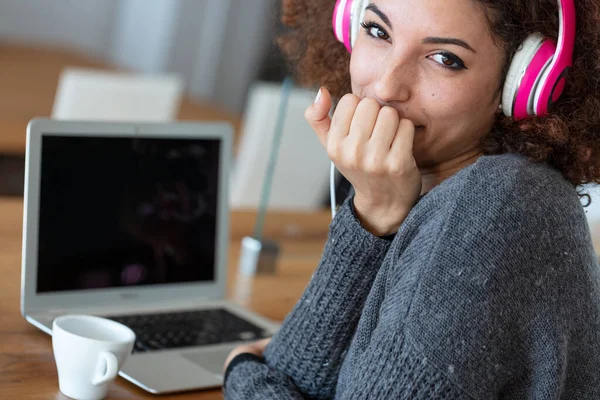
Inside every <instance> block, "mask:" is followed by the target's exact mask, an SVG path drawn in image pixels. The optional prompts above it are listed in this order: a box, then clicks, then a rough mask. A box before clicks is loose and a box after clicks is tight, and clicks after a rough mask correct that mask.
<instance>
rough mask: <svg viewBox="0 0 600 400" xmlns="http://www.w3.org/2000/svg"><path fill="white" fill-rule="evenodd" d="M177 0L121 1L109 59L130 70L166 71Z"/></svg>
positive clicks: (176, 12) (177, 5)
mask: <svg viewBox="0 0 600 400" xmlns="http://www.w3.org/2000/svg"><path fill="white" fill-rule="evenodd" d="M179 5H180V1H179V0H151V1H150V0H120V1H119V4H118V9H117V16H116V22H115V29H114V35H113V36H112V46H111V49H110V55H111V56H110V58H111V60H112V61H113V62H115V63H117V64H119V65H121V66H125V67H128V68H130V69H133V70H140V71H144V72H148V73H158V72H163V71H166V69H167V67H168V60H169V57H170V55H171V54H170V53H171V44H172V40H173V31H174V28H175V22H176V20H177V16H178V13H179Z"/></svg>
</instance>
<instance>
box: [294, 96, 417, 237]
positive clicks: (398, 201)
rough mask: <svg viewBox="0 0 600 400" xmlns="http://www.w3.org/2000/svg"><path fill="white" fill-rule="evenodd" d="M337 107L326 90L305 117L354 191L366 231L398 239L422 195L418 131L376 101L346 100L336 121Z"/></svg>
mask: <svg viewBox="0 0 600 400" xmlns="http://www.w3.org/2000/svg"><path fill="white" fill-rule="evenodd" d="M331 105H332V101H331V95H330V94H329V91H327V89H325V88H324V87H323V88H321V89H320V94H319V95H317V101H315V103H314V104H312V105H311V106H310V107H308V108H307V109H306V112H305V113H304V116H305V118H306V120H307V121H308V123H309V124H310V125H311V126H312V128H313V130H314V131H315V132H316V134H317V136H318V137H319V140H320V141H321V144H322V145H323V147H325V149H326V150H327V154H328V155H329V158H331V160H332V161H333V163H334V164H335V165H336V167H337V168H338V170H339V171H340V172H341V173H342V174H343V175H344V176H345V177H346V179H348V181H349V182H350V183H351V184H352V186H353V187H354V190H355V192H356V193H355V195H354V208H355V211H356V214H357V217H358V219H359V220H360V222H361V224H362V225H363V227H364V228H365V229H367V230H368V231H370V232H371V233H373V234H374V235H378V236H383V235H387V234H390V233H395V232H396V231H397V230H398V228H399V227H400V225H401V224H402V222H403V221H404V219H405V218H406V216H407V215H408V213H409V212H410V210H411V209H412V207H413V206H414V205H415V203H416V202H417V200H418V198H419V195H420V193H421V174H420V173H419V169H418V168H417V164H416V161H415V159H414V157H413V154H412V149H413V139H414V135H415V127H414V125H413V123H412V122H411V121H410V120H408V119H400V117H399V115H398V112H397V111H396V110H395V109H394V108H392V107H387V106H384V107H381V106H380V104H379V103H378V102H377V100H375V99H372V98H364V99H362V100H361V99H360V98H358V97H357V96H355V95H353V94H347V95H345V96H344V97H342V99H341V100H340V102H339V103H338V106H337V107H336V110H335V113H334V115H333V118H329V115H328V113H329V110H330V109H331Z"/></svg>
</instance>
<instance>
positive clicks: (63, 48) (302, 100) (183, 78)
mask: <svg viewBox="0 0 600 400" xmlns="http://www.w3.org/2000/svg"><path fill="white" fill-rule="evenodd" d="M280 3H281V2H280V0H51V1H48V0H0V194H5V195H6V194H8V195H16V196H20V195H22V192H23V165H24V154H25V130H26V125H27V122H28V121H29V120H30V119H31V118H33V117H39V116H41V117H54V118H64V119H77V118H79V119H108V120H117V119H135V120H142V121H143V120H146V121H168V120H223V121H228V122H230V123H231V124H232V125H233V126H234V128H235V131H236V136H235V140H234V146H235V150H234V151H235V162H234V165H233V166H232V167H233V168H232V175H231V193H230V194H231V206H232V207H233V208H234V209H235V208H242V209H244V208H247V209H256V208H257V207H258V201H259V198H260V191H261V189H262V184H263V181H264V177H265V173H266V168H267V160H268V157H269V153H270V150H271V145H272V143H273V138H274V130H275V126H276V119H277V111H278V106H279V103H280V100H281V98H282V81H283V79H284V78H285V76H286V66H285V63H284V61H283V58H282V56H281V53H280V52H279V50H278V48H277V46H276V44H275V39H276V37H277V36H278V35H279V34H281V33H282V32H283V27H282V26H281V24H280V22H279V15H280V6H281V5H280ZM314 95H315V92H314V91H312V90H308V89H301V88H297V87H294V88H293V90H292V93H291V94H290V97H289V100H288V108H287V110H286V114H285V116H284V118H285V124H284V129H283V138H282V141H281V147H280V148H279V154H278V159H277V164H276V170H275V174H274V178H273V187H272V191H271V197H270V200H269V207H270V208H271V209H279V210H293V211H313V210H315V209H323V208H326V207H327V206H328V201H329V200H328V176H329V170H328V166H329V164H328V159H327V156H326V154H325V152H324V151H323V150H322V149H321V148H320V145H319V143H318V141H317V139H316V137H315V135H314V133H313V132H312V130H311V129H310V127H309V126H308V125H307V124H306V122H305V121H304V118H303V112H304V109H305V108H306V107H307V106H308V105H309V104H310V102H312V99H313V98H314ZM127 99H129V100H130V103H129V104H127V103H126V101H127ZM134 103H135V104H134ZM86 107H87V108H86ZM339 183H340V184H338V200H339V199H340V198H343V197H344V196H345V192H344V191H345V189H346V187H344V181H343V180H340V181H339ZM591 190H592V193H593V199H594V200H595V201H594V202H593V205H592V206H591V207H589V208H587V209H586V213H587V215H588V219H590V220H600V190H599V189H597V188H591ZM598 229H600V228H598Z"/></svg>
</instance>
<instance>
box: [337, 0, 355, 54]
mask: <svg viewBox="0 0 600 400" xmlns="http://www.w3.org/2000/svg"><path fill="white" fill-rule="evenodd" d="M353 3H354V0H337V2H336V3H335V7H334V9H333V17H332V24H333V32H334V34H335V37H336V38H337V40H338V42H340V43H343V44H344V46H346V49H347V50H348V51H350V52H351V51H352V43H351V32H352V8H353Z"/></svg>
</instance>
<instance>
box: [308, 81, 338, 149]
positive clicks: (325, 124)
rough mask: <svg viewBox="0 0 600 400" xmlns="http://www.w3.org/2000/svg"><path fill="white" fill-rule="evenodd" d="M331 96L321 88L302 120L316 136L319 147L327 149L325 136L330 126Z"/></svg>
mask: <svg viewBox="0 0 600 400" xmlns="http://www.w3.org/2000/svg"><path fill="white" fill-rule="evenodd" d="M331 105H332V102H331V94H330V93H329V91H328V90H327V89H326V88H324V87H321V89H319V92H318V93H317V97H316V98H315V102H314V103H313V104H311V105H310V106H309V107H308V108H307V109H306V111H304V118H305V119H306V121H307V122H308V123H309V124H310V126H311V128H312V129H313V130H314V131H315V133H316V134H317V137H318V138H319V141H320V142H321V145H322V146H323V147H325V148H327V135H328V133H329V129H330V126H331V118H329V110H331Z"/></svg>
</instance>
